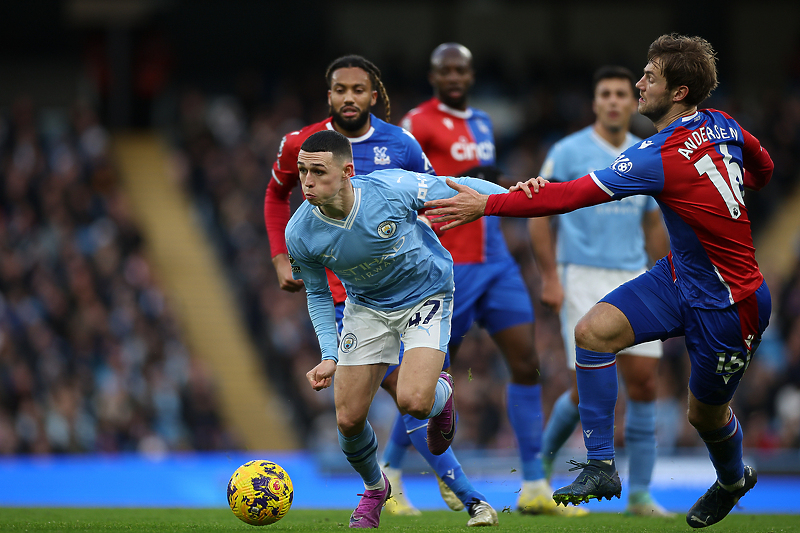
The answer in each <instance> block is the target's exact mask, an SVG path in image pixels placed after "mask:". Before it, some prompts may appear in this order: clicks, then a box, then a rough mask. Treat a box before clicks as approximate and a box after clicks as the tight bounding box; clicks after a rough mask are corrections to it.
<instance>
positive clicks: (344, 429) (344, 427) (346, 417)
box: [336, 412, 366, 437]
mask: <svg viewBox="0 0 800 533" xmlns="http://www.w3.org/2000/svg"><path fill="white" fill-rule="evenodd" d="M365 420H366V418H364V417H363V416H356V415H354V414H353V413H350V412H338V413H336V425H337V426H338V427H339V432H340V433H341V434H342V435H344V436H345V437H352V436H354V435H358V434H359V433H361V431H362V430H363V429H364V422H365Z"/></svg>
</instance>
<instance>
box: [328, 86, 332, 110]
mask: <svg viewBox="0 0 800 533" xmlns="http://www.w3.org/2000/svg"><path fill="white" fill-rule="evenodd" d="M330 105H331V90H330V89H328V107H330Z"/></svg>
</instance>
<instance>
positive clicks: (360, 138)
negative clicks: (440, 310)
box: [264, 55, 486, 515]
mask: <svg viewBox="0 0 800 533" xmlns="http://www.w3.org/2000/svg"><path fill="white" fill-rule="evenodd" d="M325 78H326V80H327V82H328V104H329V105H330V114H331V116H330V117H329V118H327V119H325V120H323V121H321V122H318V123H316V124H312V125H310V126H306V127H305V128H303V129H301V130H299V131H295V132H292V133H289V134H288V135H286V136H285V137H284V138H283V141H282V142H281V146H280V148H279V151H278V158H277V160H276V161H275V163H274V165H273V168H272V178H273V179H272V180H271V181H270V183H269V185H268V186H267V192H266V197H265V200H264V219H265V223H266V227H267V235H268V237H269V243H270V248H271V253H272V262H273V265H274V266H275V270H276V272H277V276H278V283H279V285H280V287H281V289H283V290H286V291H289V292H297V291H299V290H301V289H302V288H303V282H302V281H301V280H295V279H292V269H291V265H290V264H289V258H288V255H287V251H286V240H285V235H284V232H285V230H286V225H287V223H288V221H289V218H290V212H291V208H290V195H291V193H292V190H293V189H294V188H295V187H296V186H297V184H298V183H299V181H300V178H299V173H298V168H297V155H298V153H299V152H300V146H301V145H302V144H303V142H304V141H305V140H306V139H307V138H308V137H309V136H311V135H312V134H314V133H316V132H318V131H323V130H326V129H329V130H335V131H338V132H339V133H341V134H343V135H344V136H345V137H347V138H348V139H349V140H350V144H351V145H352V148H353V158H354V165H355V170H356V173H357V174H358V175H366V174H369V173H370V172H372V171H374V170H379V169H386V168H401V169H404V170H411V171H414V172H421V173H428V174H432V173H433V169H432V167H431V164H430V162H429V161H428V159H427V158H426V157H425V154H424V153H423V152H422V149H421V148H420V146H419V143H418V142H417V141H416V140H415V139H414V137H413V135H411V134H410V133H409V132H408V131H406V130H404V129H403V128H400V127H399V126H395V125H393V124H389V123H388V122H386V121H383V120H381V119H379V118H377V117H376V116H375V115H374V114H372V108H373V107H374V106H375V105H376V103H377V101H378V98H380V99H381V100H382V101H383V105H384V108H385V110H386V115H385V116H386V120H387V121H388V120H389V119H390V109H391V108H390V100H389V95H388V93H387V92H386V88H385V87H384V85H383V82H382V81H381V73H380V70H379V69H378V68H377V67H376V66H375V65H374V64H373V63H371V62H370V61H368V60H367V59H365V58H363V57H361V56H358V55H347V56H343V57H340V58H338V59H336V60H334V61H333V62H332V63H331V64H330V66H329V67H328V69H327V71H326V73H325ZM423 218H424V217H423ZM328 283H329V285H330V288H331V292H332V294H333V300H334V304H335V309H336V321H337V324H338V326H339V331H341V328H342V316H343V313H344V302H345V299H346V294H345V290H344V287H343V286H342V284H341V282H340V281H339V279H338V278H337V277H336V276H335V275H333V273H332V272H330V271H328ZM400 357H401V359H402V348H401V354H400ZM449 367H450V363H449V355H448V356H447V357H446V358H445V363H444V368H445V369H447V368H449ZM397 368H398V366H397V365H393V366H391V367H390V368H389V370H388V371H387V372H386V377H385V379H384V383H383V387H384V388H385V389H386V390H387V391H388V392H389V393H390V394H391V395H392V396H393V397H394V396H395V394H394V393H395V389H394V387H395V385H396V381H397ZM404 420H405V421H407V422H408V423H409V424H411V425H412V426H411V427H412V429H413V428H415V427H418V426H420V424H422V425H425V422H424V421H419V420H417V419H415V418H413V417H412V416H410V415H405V416H402V415H401V416H400V417H398V423H397V424H395V427H394V428H393V430H392V433H391V435H390V437H389V438H390V439H400V440H401V442H402V446H407V445H409V444H413V445H414V446H415V448H417V450H418V451H419V452H420V454H421V455H422V456H423V457H424V458H425V459H426V461H427V462H428V463H429V464H430V465H431V467H432V468H433V469H434V471H435V472H437V475H439V476H440V478H441V477H444V479H445V480H446V481H447V483H448V485H446V486H445V489H444V494H445V495H446V498H447V500H448V501H449V502H450V503H449V504H451V505H458V506H460V509H463V508H464V505H465V503H467V502H470V501H472V499H473V498H476V497H477V498H478V499H480V500H485V499H486V498H485V497H484V496H483V495H482V494H480V493H478V492H476V491H475V489H474V487H473V486H472V484H471V483H470V481H469V479H468V478H467V477H466V475H465V474H464V472H463V470H462V468H461V465H460V464H459V462H458V460H457V459H456V457H455V455H454V453H453V451H452V450H451V449H448V450H447V451H446V452H445V453H443V454H442V455H439V456H435V455H433V454H432V453H430V451H429V450H428V447H427V444H426V441H425V432H424V431H423V432H419V433H418V434H417V435H414V438H413V439H412V438H411V437H409V436H408V433H407V429H406V427H405V425H404ZM384 472H385V473H386V475H387V477H388V478H389V481H390V483H391V484H392V487H393V489H392V490H393V497H392V498H391V499H390V500H389V501H388V502H387V504H386V509H387V511H389V512H390V513H393V514H406V515H419V514H420V512H419V510H417V509H416V508H414V506H413V505H411V503H410V502H409V500H408V498H407V496H406V494H405V489H404V488H403V485H402V481H401V479H400V475H399V470H396V469H394V468H392V467H391V466H386V465H385V466H384ZM449 486H452V487H453V490H451V489H450V488H449Z"/></svg>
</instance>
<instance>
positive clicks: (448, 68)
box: [429, 53, 475, 110]
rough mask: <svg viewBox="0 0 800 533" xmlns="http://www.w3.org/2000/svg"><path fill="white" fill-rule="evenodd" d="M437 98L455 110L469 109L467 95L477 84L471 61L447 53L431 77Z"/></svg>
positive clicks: (437, 63) (435, 66) (436, 64)
mask: <svg viewBox="0 0 800 533" xmlns="http://www.w3.org/2000/svg"><path fill="white" fill-rule="evenodd" d="M429 79H430V82H431V85H433V90H434V92H435V93H436V97H437V98H438V99H439V100H440V101H441V102H442V103H443V104H444V105H446V106H449V107H452V108H454V109H462V110H463V109H466V108H467V94H468V93H469V89H470V87H472V84H473V83H474V82H475V73H474V72H473V70H472V64H471V63H470V61H469V60H468V59H467V58H465V57H464V56H462V55H461V54H459V53H450V54H448V53H445V54H443V55H442V56H441V57H440V58H439V59H438V61H437V62H436V63H435V64H434V65H433V66H432V67H431V73H430V75H429Z"/></svg>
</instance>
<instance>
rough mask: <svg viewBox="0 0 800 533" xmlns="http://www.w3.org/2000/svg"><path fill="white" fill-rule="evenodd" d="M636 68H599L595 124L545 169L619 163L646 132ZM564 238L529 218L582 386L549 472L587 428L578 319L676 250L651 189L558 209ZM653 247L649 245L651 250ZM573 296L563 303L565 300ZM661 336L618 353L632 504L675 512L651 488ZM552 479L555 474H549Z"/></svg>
mask: <svg viewBox="0 0 800 533" xmlns="http://www.w3.org/2000/svg"><path fill="white" fill-rule="evenodd" d="M635 82H636V80H635V78H634V76H633V73H632V72H631V71H630V70H628V69H626V68H623V67H612V66H607V67H602V68H600V69H599V70H598V71H597V72H596V73H595V75H594V99H593V102H592V108H593V110H594V112H595V115H596V120H595V122H594V124H592V125H591V126H588V127H586V128H584V129H582V130H580V131H578V132H576V133H573V134H572V135H569V136H567V137H565V138H564V139H562V140H561V141H559V142H557V143H556V144H555V145H554V146H553V147H552V149H551V150H550V152H549V153H548V155H547V158H546V159H545V162H544V165H543V167H542V171H541V172H540V174H541V176H542V177H544V178H546V179H548V180H551V181H560V182H566V181H571V180H574V179H577V178H580V177H581V176H584V175H585V174H586V173H587V172H590V171H592V170H595V169H600V168H605V167H607V166H609V165H610V164H611V163H613V162H614V160H615V159H616V158H617V156H618V155H619V154H620V153H622V152H623V150H625V149H626V148H628V147H629V146H632V145H633V144H635V143H637V142H641V139H639V138H638V137H636V136H634V135H632V134H631V133H630V132H629V131H628V128H629V125H630V120H631V116H632V115H633V113H635V112H636V104H637V102H636V98H635V97H634V87H633V86H634V83H635ZM557 220H558V234H557V240H556V243H555V246H553V236H552V230H551V224H550V222H551V221H550V217H541V218H532V219H530V221H529V228H530V234H531V240H532V243H533V249H534V255H535V257H536V261H537V265H538V267H539V271H540V272H541V275H542V296H541V300H542V303H543V304H544V305H546V306H548V307H550V308H552V309H553V310H555V311H556V312H559V310H560V315H561V327H562V335H563V337H564V348H565V351H566V355H567V366H568V367H569V369H570V370H571V378H572V387H571V388H570V390H567V391H566V392H564V394H562V395H561V397H559V398H558V400H557V401H556V403H555V405H554V406H553V411H552V413H551V414H550V419H549V420H548V421H547V426H546V427H545V430H544V437H543V439H542V440H543V442H542V462H543V463H544V464H545V466H546V468H547V470H548V472H550V471H552V463H553V459H554V457H555V454H556V452H557V451H558V450H559V449H560V448H561V446H562V445H563V444H564V442H566V440H567V439H568V438H569V436H570V435H571V434H572V432H573V431H574V430H575V427H576V426H577V424H578V422H579V420H580V416H579V413H578V387H577V383H576V379H575V336H574V334H573V331H574V330H575V326H576V324H577V323H578V320H580V318H581V317H582V316H583V315H585V314H586V313H587V312H588V311H589V310H590V309H591V308H592V306H593V305H594V304H596V303H597V302H598V301H600V300H601V299H602V298H603V296H605V295H606V294H607V293H609V292H611V291H612V290H614V289H615V288H617V287H618V286H619V285H622V284H623V283H625V282H626V281H628V280H629V279H632V278H634V277H636V276H638V275H639V274H641V273H642V272H644V270H645V267H646V266H647V262H648V253H647V252H649V255H650V258H651V260H652V261H653V262H655V261H656V260H657V259H659V258H661V257H663V256H665V255H666V254H667V253H668V252H669V244H668V239H667V235H666V231H665V229H664V225H663V223H662V221H661V210H660V209H659V208H658V205H657V204H656V201H655V200H654V199H653V198H651V197H649V196H629V197H627V198H625V199H623V200H622V201H620V202H618V203H614V204H602V205H597V206H593V207H587V208H584V209H579V210H577V211H573V212H570V213H565V214H563V215H559V216H558V219H557ZM646 250H647V251H646ZM562 304H563V305H562ZM661 355H662V346H661V342H660V341H650V342H646V343H643V344H639V345H636V346H634V347H632V348H629V349H627V350H623V351H622V352H620V353H619V354H618V357H617V363H618V365H619V369H620V372H621V374H622V378H623V381H624V382H625V389H626V391H627V393H628V397H629V401H628V404H627V409H626V412H625V448H626V451H627V455H628V459H629V471H630V475H629V482H630V489H629V491H628V508H627V512H628V513H630V514H636V515H641V516H661V517H669V516H672V514H671V513H669V512H668V511H666V510H665V509H664V508H663V507H662V506H660V505H659V504H658V503H657V502H656V501H655V500H653V498H652V496H651V495H650V488H649V487H650V480H651V477H652V473H653V467H654V466H655V460H656V438H655V426H656V403H655V399H656V392H657V387H656V385H657V377H658V361H659V358H660V357H661ZM548 477H549V475H548Z"/></svg>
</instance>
